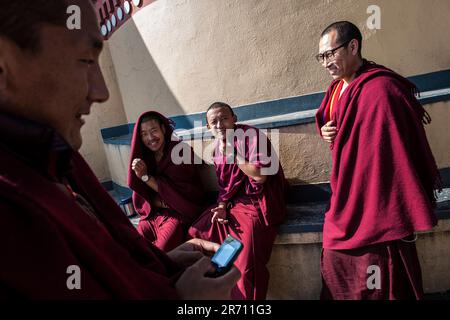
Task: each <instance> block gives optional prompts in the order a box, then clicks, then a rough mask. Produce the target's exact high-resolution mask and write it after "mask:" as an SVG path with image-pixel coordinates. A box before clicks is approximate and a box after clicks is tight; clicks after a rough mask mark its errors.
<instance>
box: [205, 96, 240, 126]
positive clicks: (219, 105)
mask: <svg viewBox="0 0 450 320" xmlns="http://www.w3.org/2000/svg"><path fill="white" fill-rule="evenodd" d="M217 108H227V109H228V110H230V113H231V116H234V111H233V108H231V107H230V105H229V104H226V103H225V102H220V101H217V102H214V103H213V104H211V105H210V106H209V107H208V109H206V123H208V111H209V110H212V109H217Z"/></svg>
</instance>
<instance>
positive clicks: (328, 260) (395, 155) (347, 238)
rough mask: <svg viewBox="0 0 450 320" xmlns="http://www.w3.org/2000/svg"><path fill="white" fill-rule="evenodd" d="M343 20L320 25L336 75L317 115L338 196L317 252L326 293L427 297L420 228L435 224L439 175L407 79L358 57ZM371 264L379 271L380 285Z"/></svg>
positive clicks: (322, 58) (323, 59)
mask: <svg viewBox="0 0 450 320" xmlns="http://www.w3.org/2000/svg"><path fill="white" fill-rule="evenodd" d="M361 42H362V36H361V33H360V31H359V30H358V28H357V27H356V26H355V25H354V24H352V23H350V22H347V21H341V22H335V23H333V24H331V25H330V26H328V27H327V28H326V29H325V30H324V31H323V33H322V35H321V38H320V42H319V52H320V53H319V54H318V55H317V56H316V58H317V60H318V61H319V63H320V64H321V65H322V66H323V67H324V68H326V69H327V70H328V72H329V73H330V75H331V76H332V77H333V81H332V83H331V85H330V86H329V88H328V90H327V92H326V95H325V98H324V100H323V101H322V104H321V106H320V108H319V110H318V112H317V114H316V123H317V127H318V130H319V133H320V134H321V136H322V137H323V139H324V140H325V141H327V142H329V143H330V149H331V154H332V163H333V167H332V170H331V178H330V184H331V190H332V196H331V200H330V204H329V208H328V211H327V212H326V215H325V223H324V228H323V251H322V258H321V271H322V280H323V288H322V298H323V299H421V298H422V297H423V288H422V275H421V269H420V264H419V260H418V256H417V252H416V246H415V240H416V237H415V235H414V232H416V231H424V230H429V229H431V228H433V226H435V225H436V222H437V220H436V216H435V214H434V212H433V206H434V203H435V196H434V189H435V188H438V187H439V184H440V179H439V173H438V170H437V167H436V163H435V160H434V158H433V155H432V153H431V150H430V146H429V144H428V141H427V138H426V135H425V131H424V127H423V123H429V122H430V118H429V116H428V114H427V113H426V111H425V110H424V108H423V107H422V105H421V104H420V103H419V102H418V101H417V99H416V98H415V93H417V88H416V86H415V85H414V84H412V83H411V82H409V81H408V80H407V79H405V78H403V77H402V76H400V75H398V74H397V73H395V72H393V71H392V70H389V69H387V68H385V67H383V66H381V65H377V64H375V63H374V62H369V61H367V60H365V59H363V58H362V56H361ZM370 270H376V271H379V272H378V274H377V275H376V276H378V279H376V281H375V282H374V286H372V285H370V286H368V285H367V282H368V281H367V280H368V277H369V276H370V275H371V272H369V271H370Z"/></svg>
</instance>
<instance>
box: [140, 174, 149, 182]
mask: <svg viewBox="0 0 450 320" xmlns="http://www.w3.org/2000/svg"><path fill="white" fill-rule="evenodd" d="M141 179H142V181H144V182H147V181H148V175H146V174H145V175H143V176H142V177H141Z"/></svg>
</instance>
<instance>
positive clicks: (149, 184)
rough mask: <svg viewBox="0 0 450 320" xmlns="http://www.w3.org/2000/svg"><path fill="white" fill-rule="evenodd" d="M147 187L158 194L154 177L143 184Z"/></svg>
mask: <svg viewBox="0 0 450 320" xmlns="http://www.w3.org/2000/svg"><path fill="white" fill-rule="evenodd" d="M145 184H146V185H147V186H149V187H150V188H152V190H153V191H155V192H158V190H159V189H158V182H157V181H156V179H155V178H154V177H150V179H148V181H147V182H146V183H145Z"/></svg>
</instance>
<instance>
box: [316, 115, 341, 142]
mask: <svg viewBox="0 0 450 320" xmlns="http://www.w3.org/2000/svg"><path fill="white" fill-rule="evenodd" d="M320 131H321V132H322V138H323V140H325V141H327V142H330V143H331V142H333V141H334V138H336V134H337V128H336V122H335V121H334V120H331V121H328V122H327V123H326V124H325V125H324V126H323V127H322V128H321V129H320Z"/></svg>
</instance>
